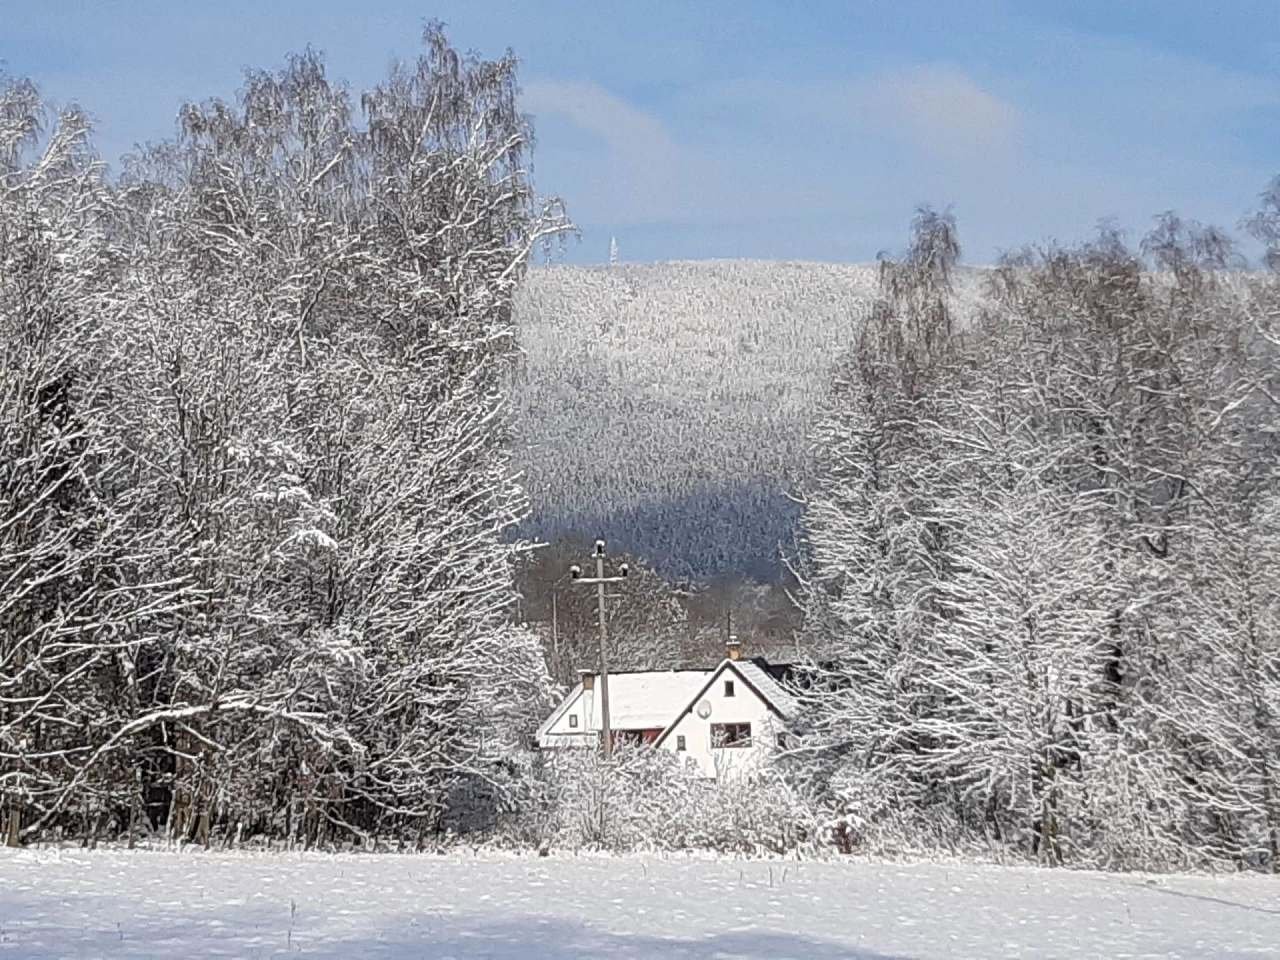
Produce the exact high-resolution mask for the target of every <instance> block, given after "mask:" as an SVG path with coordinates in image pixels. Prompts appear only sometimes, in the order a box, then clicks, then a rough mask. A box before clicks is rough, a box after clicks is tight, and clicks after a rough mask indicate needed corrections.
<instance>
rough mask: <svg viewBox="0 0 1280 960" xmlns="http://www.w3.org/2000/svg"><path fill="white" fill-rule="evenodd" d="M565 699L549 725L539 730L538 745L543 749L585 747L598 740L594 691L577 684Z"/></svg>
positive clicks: (598, 726) (598, 725) (598, 727)
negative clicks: (564, 702)
mask: <svg viewBox="0 0 1280 960" xmlns="http://www.w3.org/2000/svg"><path fill="white" fill-rule="evenodd" d="M565 700H566V701H567V706H566V707H565V709H564V710H563V711H562V712H561V713H560V715H559V716H558V717H556V718H555V720H554V721H553V722H552V723H551V724H550V726H548V727H547V728H546V729H544V730H542V731H540V732H539V734H538V746H540V747H542V748H543V749H547V748H554V747H585V746H589V745H591V744H593V743H597V742H599V737H598V735H597V732H596V731H598V730H599V729H600V724H599V721H598V720H596V718H595V695H594V692H593V691H591V690H583V689H582V684H578V685H577V686H576V687H574V689H573V690H571V691H569V695H568V696H567V697H566V698H565ZM571 717H572V718H573V719H570V718H571ZM575 721H576V722H575ZM593 721H595V722H594V724H593Z"/></svg>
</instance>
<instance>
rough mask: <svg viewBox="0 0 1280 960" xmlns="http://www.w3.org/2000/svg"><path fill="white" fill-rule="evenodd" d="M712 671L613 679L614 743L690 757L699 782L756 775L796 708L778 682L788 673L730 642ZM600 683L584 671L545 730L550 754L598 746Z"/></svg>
mask: <svg viewBox="0 0 1280 960" xmlns="http://www.w3.org/2000/svg"><path fill="white" fill-rule="evenodd" d="M726 653H727V655H726V657H725V659H724V660H722V661H721V662H720V664H719V665H718V666H716V667H714V668H712V669H710V670H665V671H664V670H647V671H639V672H622V673H610V674H609V681H608V682H609V726H610V728H611V729H612V731H613V736H614V742H615V743H617V742H620V741H625V740H631V741H637V742H643V743H651V744H653V746H654V747H655V748H656V749H661V750H670V751H672V752H674V753H676V754H679V755H680V756H681V757H684V758H685V759H686V761H687V762H688V764H689V768H690V770H691V771H692V772H694V773H697V774H698V775H699V776H703V777H711V778H721V777H725V776H729V775H734V774H739V773H749V772H750V771H752V770H754V769H756V768H757V767H759V765H760V764H761V763H762V762H763V761H764V760H765V759H766V758H767V757H768V756H769V755H770V754H771V753H772V752H773V751H774V750H776V749H777V747H778V744H779V740H780V738H781V736H782V734H783V733H784V731H785V729H786V724H787V721H788V720H790V719H791V718H792V717H794V715H795V710H796V704H795V700H794V699H793V698H792V696H791V694H790V693H788V692H787V691H786V690H785V689H784V688H783V686H782V684H780V683H779V682H778V681H779V678H780V677H782V676H784V675H785V674H786V672H787V669H788V668H787V667H785V666H783V665H778V664H770V663H768V662H767V661H765V660H764V659H763V658H759V657H757V658H754V659H750V660H744V659H743V658H742V656H741V646H740V645H739V644H738V643H737V642H736V641H730V643H729V644H728V647H727V650H726ZM601 726H602V724H601V718H600V704H599V677H597V676H596V675H595V674H591V673H584V674H583V676H582V680H581V682H579V683H578V684H577V685H576V686H575V687H574V688H573V689H572V690H570V691H569V693H568V695H567V696H566V697H565V698H564V700H562V701H561V702H560V703H559V705H557V707H556V708H555V710H553V711H552V712H551V715H550V716H548V717H547V719H546V720H544V721H543V722H542V725H541V726H539V727H538V733H537V738H538V746H539V747H541V748H542V749H544V750H553V749H558V748H563V747H585V746H593V745H595V744H598V743H599V741H600V731H601Z"/></svg>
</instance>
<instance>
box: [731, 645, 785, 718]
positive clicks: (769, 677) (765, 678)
mask: <svg viewBox="0 0 1280 960" xmlns="http://www.w3.org/2000/svg"><path fill="white" fill-rule="evenodd" d="M732 662H733V665H734V667H735V668H736V669H737V671H738V673H740V674H741V675H742V677H743V679H744V680H746V681H747V682H748V683H750V684H751V685H752V686H753V687H755V688H756V692H757V693H759V694H760V696H762V697H764V698H765V699H766V700H768V701H769V702H770V703H771V704H772V705H773V706H774V707H776V708H777V710H778V713H780V714H782V716H783V719H786V720H790V719H791V718H792V717H794V716H795V715H796V712H797V711H798V710H799V704H798V703H796V699H795V697H793V696H792V695H791V694H790V693H789V692H788V691H787V689H786V688H785V687H784V686H783V685H782V684H780V683H779V682H778V681H777V680H776V679H774V677H773V674H771V673H770V672H769V671H768V670H766V669H764V667H762V666H761V664H760V662H758V661H757V659H755V658H753V659H751V660H736V661H732Z"/></svg>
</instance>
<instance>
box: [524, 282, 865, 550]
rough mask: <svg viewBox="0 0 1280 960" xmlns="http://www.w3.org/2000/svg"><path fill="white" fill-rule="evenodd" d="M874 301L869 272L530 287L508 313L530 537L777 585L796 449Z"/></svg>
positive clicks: (799, 452)
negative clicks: (516, 333) (570, 538)
mask: <svg viewBox="0 0 1280 960" xmlns="http://www.w3.org/2000/svg"><path fill="white" fill-rule="evenodd" d="M875 289H876V268H875V266H873V265H840V264H816V263H769V262H759V261H705V262H680V263H662V264H650V265H639V266H633V265H622V266H613V267H550V268H542V269H537V270H534V271H532V273H531V274H530V276H529V278H528V279H527V281H526V283H525V285H524V288H523V290H522V293H521V296H520V298H519V301H518V305H517V316H518V319H519V322H520V336H521V339H522V345H523V348H524V351H525V354H526V358H527V360H526V364H525V367H524V370H523V374H522V376H521V378H520V382H519V388H518V393H517V396H518V403H519V431H520V439H521V441H522V444H521V447H520V450H521V452H520V454H519V457H518V459H519V465H520V466H521V467H522V468H523V470H524V471H525V478H526V483H527V487H528V489H529V492H530V495H531V498H532V502H533V508H534V518H533V522H532V524H531V526H530V532H532V533H533V534H535V535H538V536H554V535H556V534H560V533H569V534H579V535H581V536H585V537H594V536H595V535H596V534H597V533H603V534H604V535H606V536H608V537H609V538H610V539H611V540H613V541H615V542H617V543H618V545H619V546H623V547H627V548H631V549H634V550H636V551H638V552H640V553H642V554H644V555H646V556H648V557H649V558H651V559H652V560H654V561H656V562H658V563H659V564H661V565H662V566H664V567H665V568H666V569H667V570H669V571H671V572H677V573H679V572H692V573H695V574H703V575H705V574H710V573H716V572H719V571H721V570H725V571H734V572H738V571H741V570H743V569H744V568H745V569H749V570H752V571H753V572H756V573H757V574H764V575H767V574H769V573H770V572H772V571H775V570H776V561H777V546H778V541H779V540H785V539H786V538H787V537H788V535H789V532H790V529H791V526H792V523H793V521H794V517H795V514H796V509H795V506H794V504H792V503H790V502H789V501H788V500H787V496H786V495H787V493H789V492H791V491H792V490H794V488H795V486H796V483H797V481H798V479H799V477H800V476H801V474H802V471H803V465H804V457H805V432H806V430H807V428H808V425H809V423H810V420H811V418H812V416H813V413H814V410H815V408H816V407H817V404H818V402H819V400H820V398H821V397H822V395H823V393H824V391H825V389H826V384H827V379H828V374H829V370H830V367H831V362H832V359H833V358H834V356H835V355H836V354H837V353H838V352H839V351H840V350H841V349H843V348H844V347H845V346H846V345H847V344H848V343H849V341H850V339H851V337H852V336H853V334H854V332H855V331H856V330H857V328H858V325H859V323H860V322H861V320H862V318H863V317H864V316H865V315H866V312H867V310H868V309H869V307H870V304H871V302H872V299H873V297H874V294H875Z"/></svg>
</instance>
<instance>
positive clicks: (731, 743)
mask: <svg viewBox="0 0 1280 960" xmlns="http://www.w3.org/2000/svg"><path fill="white" fill-rule="evenodd" d="M711 745H712V746H713V747H749V746H751V724H749V723H713V724H712V725H711Z"/></svg>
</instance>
